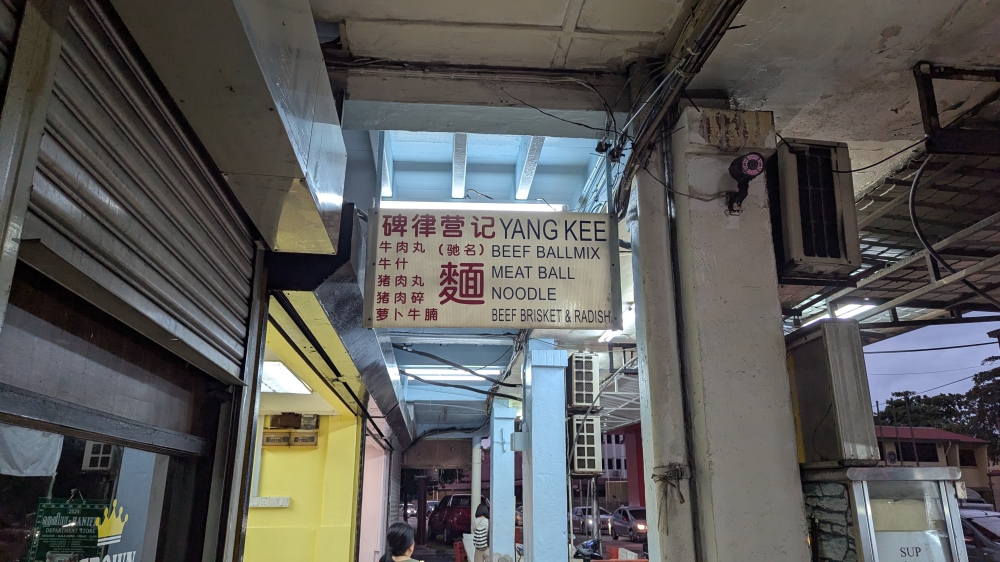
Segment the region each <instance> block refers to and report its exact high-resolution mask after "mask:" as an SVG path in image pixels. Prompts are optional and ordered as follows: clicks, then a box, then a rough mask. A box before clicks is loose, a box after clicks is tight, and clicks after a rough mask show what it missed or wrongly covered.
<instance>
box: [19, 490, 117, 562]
mask: <svg viewBox="0 0 1000 562" xmlns="http://www.w3.org/2000/svg"><path fill="white" fill-rule="evenodd" d="M107 507H108V502H106V501H103V502H88V501H83V500H66V499H41V500H39V501H38V510H37V511H36V512H35V538H34V541H33V542H32V545H31V555H30V556H29V558H28V559H29V560H31V562H77V561H79V560H87V559H88V558H91V557H95V556H100V555H101V551H102V550H103V548H102V547H101V546H98V544H97V523H98V521H100V520H101V518H102V517H103V516H104V510H105V509H106V508H107Z"/></svg>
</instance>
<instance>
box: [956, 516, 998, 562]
mask: <svg viewBox="0 0 1000 562" xmlns="http://www.w3.org/2000/svg"><path fill="white" fill-rule="evenodd" d="M959 514H960V515H961V516H962V532H963V533H964V534H965V551H966V553H968V556H969V562H996V561H998V560H1000V512H996V511H991V510H980V509H962V510H960V511H959Z"/></svg>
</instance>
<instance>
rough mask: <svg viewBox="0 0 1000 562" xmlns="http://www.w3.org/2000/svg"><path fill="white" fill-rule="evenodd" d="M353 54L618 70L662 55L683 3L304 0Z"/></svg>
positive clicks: (625, 0) (643, 0) (685, 10)
mask: <svg viewBox="0 0 1000 562" xmlns="http://www.w3.org/2000/svg"><path fill="white" fill-rule="evenodd" d="M310 4H311V5H312V10H313V16H314V17H315V18H316V21H318V22H336V23H341V24H342V26H341V33H342V36H341V37H342V41H343V43H344V44H345V46H346V48H347V49H348V50H349V51H350V52H351V54H352V55H354V56H355V57H367V58H372V59H379V60H390V61H409V62H438V63H449V64H458V65H487V66H505V67H522V68H527V67H530V68H556V69H607V68H615V69H622V68H624V64H625V63H626V62H628V61H630V60H633V59H635V58H636V57H638V56H640V55H642V56H649V55H659V54H663V53H665V52H666V50H667V49H668V48H669V47H670V46H671V44H672V40H673V39H674V38H675V36H676V34H677V32H678V27H679V25H678V22H679V20H680V23H683V19H682V18H683V17H686V15H687V14H688V13H689V12H690V8H691V5H692V2H691V1H690V0H678V1H663V0H619V1H616V2H606V1H602V0H510V1H506V2H477V3H473V4H470V3H469V2H465V1H463V0H431V1H425V2H398V1H394V0H374V1H372V0H310Z"/></svg>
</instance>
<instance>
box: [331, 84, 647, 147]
mask: <svg viewBox="0 0 1000 562" xmlns="http://www.w3.org/2000/svg"><path fill="white" fill-rule="evenodd" d="M331 79H332V80H334V81H335V82H337V83H338V84H340V85H341V87H344V88H345V100H344V111H343V126H344V128H345V129H357V130H379V131H383V130H404V131H437V132H461V133H485V134H507V135H523V136H549V137H570V138H595V139H599V138H602V137H603V136H604V134H605V127H606V125H607V120H608V114H607V111H606V110H605V105H604V103H605V100H607V103H609V104H611V103H615V101H614V100H618V102H617V103H618V105H617V106H614V108H613V109H614V112H615V116H616V119H617V120H618V122H619V123H624V122H625V114H626V112H627V111H628V107H627V104H626V103H625V101H624V100H628V99H629V96H628V92H627V91H626V92H624V93H622V92H623V90H625V89H626V88H627V84H626V82H625V78H624V77H623V76H619V75H615V74H603V75H598V76H594V75H586V76H584V75H580V76H577V75H574V74H569V73H563V72H558V73H557V72H526V71H470V70H468V69H452V70H448V69H445V70H430V69H428V70H427V71H426V72H423V71H413V70H405V69H398V68H395V67H392V68H365V69H350V70H341V69H336V68H334V69H332V70H331ZM602 98H603V99H602Z"/></svg>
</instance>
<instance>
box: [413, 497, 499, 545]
mask: <svg viewBox="0 0 1000 562" xmlns="http://www.w3.org/2000/svg"><path fill="white" fill-rule="evenodd" d="M482 502H483V503H485V504H486V505H487V506H488V505H490V501H489V500H488V499H486V498H482ZM476 505H477V507H478V505H479V504H476ZM427 529H428V530H429V532H430V535H431V536H432V537H435V536H438V535H441V540H442V541H443V542H444V543H445V544H448V543H451V542H452V541H454V540H455V539H458V538H460V537H461V536H462V534H463V533H468V532H469V531H471V530H472V500H471V497H470V495H469V494H453V495H450V496H445V497H443V498H441V501H440V502H438V504H437V507H435V508H434V511H433V512H432V513H431V517H430V519H429V520H428V521H427Z"/></svg>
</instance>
